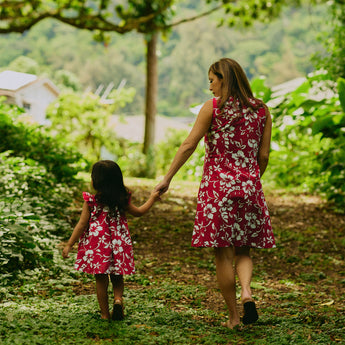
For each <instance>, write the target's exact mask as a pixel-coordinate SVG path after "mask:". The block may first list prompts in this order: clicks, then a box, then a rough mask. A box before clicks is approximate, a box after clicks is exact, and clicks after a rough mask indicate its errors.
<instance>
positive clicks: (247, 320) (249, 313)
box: [242, 298, 259, 325]
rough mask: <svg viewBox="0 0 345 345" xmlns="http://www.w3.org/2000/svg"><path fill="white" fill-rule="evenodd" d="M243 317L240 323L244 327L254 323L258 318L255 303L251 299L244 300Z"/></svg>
mask: <svg viewBox="0 0 345 345" xmlns="http://www.w3.org/2000/svg"><path fill="white" fill-rule="evenodd" d="M242 303H243V309H244V316H243V319H242V322H243V323H244V324H245V325H250V324H252V323H254V322H256V321H257V320H258V318H259V315H258V312H257V310H256V306H255V302H254V300H253V299H251V298H247V299H245V300H244V301H243V302H242Z"/></svg>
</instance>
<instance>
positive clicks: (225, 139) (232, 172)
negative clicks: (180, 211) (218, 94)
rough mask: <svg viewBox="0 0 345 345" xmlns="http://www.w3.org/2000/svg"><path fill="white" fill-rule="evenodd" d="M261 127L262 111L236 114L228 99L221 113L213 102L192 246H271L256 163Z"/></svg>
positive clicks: (233, 103) (245, 110)
mask: <svg viewBox="0 0 345 345" xmlns="http://www.w3.org/2000/svg"><path fill="white" fill-rule="evenodd" d="M250 101H251V102H252V103H253V104H255V100H250ZM265 122H266V114H265V108H264V107H262V108H259V109H258V110H252V109H251V108H247V107H244V108H242V109H241V107H240V104H239V102H238V100H236V101H235V100H234V99H233V98H232V97H230V98H229V99H228V101H227V102H226V104H225V106H224V108H223V112H221V111H220V110H219V109H218V108H217V98H214V99H213V115H212V123H211V126H210V130H209V131H208V133H207V134H206V135H205V161H204V168H203V176H202V179H201V183H200V188H199V193H198V203H197V210H196V216H195V224H194V231H193V235H192V246H193V247H230V246H235V247H243V246H248V247H255V248H272V247H275V240H274V235H273V232H272V226H271V220H270V216H269V213H268V209H267V205H266V201H265V197H264V193H263V191H262V185H261V181H260V169H259V165H258V162H257V155H258V150H259V144H260V140H261V137H262V134H263V129H264V126H265Z"/></svg>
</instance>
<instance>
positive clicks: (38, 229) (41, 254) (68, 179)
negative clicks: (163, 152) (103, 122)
mask: <svg viewBox="0 0 345 345" xmlns="http://www.w3.org/2000/svg"><path fill="white" fill-rule="evenodd" d="M21 113H22V111H21V110H20V109H18V108H17V107H15V106H9V105H6V104H4V103H3V99H2V100H1V103H0V148H1V150H0V231H1V236H0V262H1V281H2V284H6V282H7V283H11V282H12V281H13V279H14V278H15V277H17V276H18V274H20V273H21V272H26V270H28V269H31V270H32V269H35V268H39V267H41V268H44V267H45V268H48V267H51V266H53V265H54V262H53V260H52V259H53V253H54V246H56V244H57V243H58V241H59V237H58V236H61V234H63V233H64V232H65V231H68V229H69V226H70V225H69V222H68V220H69V218H68V216H69V212H68V211H67V210H68V208H69V206H70V204H71V202H72V200H73V190H74V188H75V184H76V181H77V180H76V175H77V173H78V172H79V171H80V170H81V169H85V167H86V166H87V162H86V161H85V160H84V159H83V158H82V156H81V155H80V154H79V153H78V152H76V151H75V150H74V149H72V148H70V147H66V145H62V144H61V143H59V142H57V141H56V140H54V139H52V137H51V136H50V135H49V134H48V133H47V130H45V129H44V128H42V127H39V126H37V125H32V124H25V123H24V122H22V121H21V120H19V117H20V115H21Z"/></svg>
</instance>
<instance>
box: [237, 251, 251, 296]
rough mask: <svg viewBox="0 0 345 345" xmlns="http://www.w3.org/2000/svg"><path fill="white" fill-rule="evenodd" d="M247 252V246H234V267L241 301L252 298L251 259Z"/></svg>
mask: <svg viewBox="0 0 345 345" xmlns="http://www.w3.org/2000/svg"><path fill="white" fill-rule="evenodd" d="M249 252H250V248H249V247H236V249H235V268H236V272H237V276H238V280H239V282H240V285H241V299H242V302H243V301H246V300H250V299H251V298H252V291H251V289H250V283H251V281H252V274H253V261H252V258H251V257H250V254H249Z"/></svg>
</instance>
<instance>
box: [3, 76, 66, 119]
mask: <svg viewBox="0 0 345 345" xmlns="http://www.w3.org/2000/svg"><path fill="white" fill-rule="evenodd" d="M58 95H59V90H58V88H57V87H56V86H55V85H54V84H53V83H52V82H51V81H50V80H49V79H47V78H38V77H37V76H36V75H34V74H28V73H21V72H14V71H4V72H2V73H0V96H6V97H7V102H8V103H11V104H16V105H18V106H20V107H22V108H24V109H25V111H26V112H27V114H29V115H30V116H31V117H32V118H33V119H34V121H36V122H38V123H40V124H44V123H46V119H45V113H46V108H47V106H48V105H49V104H50V103H51V102H52V101H54V100H55V99H56V98H57V97H58Z"/></svg>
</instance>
